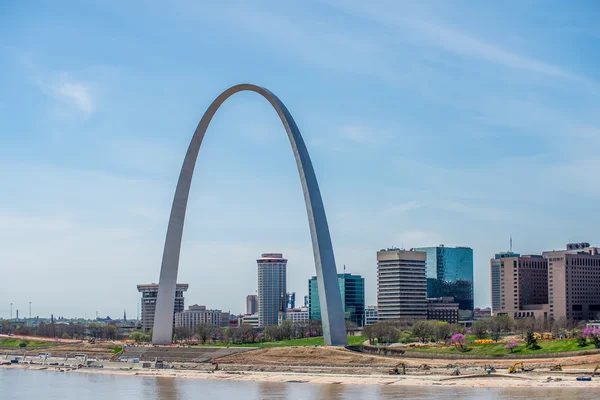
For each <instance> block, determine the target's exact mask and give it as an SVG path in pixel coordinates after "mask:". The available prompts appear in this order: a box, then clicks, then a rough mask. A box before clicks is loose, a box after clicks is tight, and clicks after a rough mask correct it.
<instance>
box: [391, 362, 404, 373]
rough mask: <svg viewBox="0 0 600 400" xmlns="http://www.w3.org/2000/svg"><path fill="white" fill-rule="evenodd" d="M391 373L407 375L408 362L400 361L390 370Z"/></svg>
mask: <svg viewBox="0 0 600 400" xmlns="http://www.w3.org/2000/svg"><path fill="white" fill-rule="evenodd" d="M400 367H402V372H400ZM388 374H390V375H406V364H405V363H404V362H399V363H398V364H396V366H395V367H394V369H390V370H389V371H388Z"/></svg>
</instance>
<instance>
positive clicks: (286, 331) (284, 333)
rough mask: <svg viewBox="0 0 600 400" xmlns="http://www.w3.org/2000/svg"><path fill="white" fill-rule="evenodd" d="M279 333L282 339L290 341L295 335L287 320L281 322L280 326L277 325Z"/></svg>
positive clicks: (292, 325)
mask: <svg viewBox="0 0 600 400" xmlns="http://www.w3.org/2000/svg"><path fill="white" fill-rule="evenodd" d="M279 331H280V332H281V338H282V339H284V340H290V339H291V338H292V336H293V335H294V333H295V330H294V324H293V322H292V321H291V320H289V319H286V320H283V321H281V325H279Z"/></svg>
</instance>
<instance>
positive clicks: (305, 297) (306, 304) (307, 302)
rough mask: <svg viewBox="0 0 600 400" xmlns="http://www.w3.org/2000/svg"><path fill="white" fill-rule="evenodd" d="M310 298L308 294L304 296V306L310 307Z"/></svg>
mask: <svg viewBox="0 0 600 400" xmlns="http://www.w3.org/2000/svg"><path fill="white" fill-rule="evenodd" d="M308 299H309V297H308V295H306V296H304V307H308V305H309V304H310V303H309V301H308Z"/></svg>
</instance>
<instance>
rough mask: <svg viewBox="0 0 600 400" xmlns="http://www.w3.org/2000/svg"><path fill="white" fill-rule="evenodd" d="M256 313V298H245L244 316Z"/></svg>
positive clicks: (250, 296) (251, 296) (253, 295)
mask: <svg viewBox="0 0 600 400" xmlns="http://www.w3.org/2000/svg"><path fill="white" fill-rule="evenodd" d="M257 312H258V296H257V295H255V294H249V295H248V296H246V314H250V315H252V314H256V313H257Z"/></svg>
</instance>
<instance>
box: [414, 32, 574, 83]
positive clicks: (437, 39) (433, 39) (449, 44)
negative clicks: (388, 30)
mask: <svg viewBox="0 0 600 400" xmlns="http://www.w3.org/2000/svg"><path fill="white" fill-rule="evenodd" d="M410 24H411V25H412V27H413V28H415V29H417V30H419V31H420V32H422V33H425V34H426V35H427V36H426V38H427V39H428V40H427V41H428V43H429V44H431V45H434V46H437V47H441V48H443V49H445V50H447V51H450V52H452V53H455V54H459V55H463V56H467V57H471V58H476V59H480V60H484V61H488V62H492V63H496V64H500V65H503V66H505V67H509V68H515V69H522V70H527V71H530V72H535V73H540V74H544V75H549V76H558V77H562V78H571V79H581V78H579V77H578V76H576V75H574V74H571V73H570V72H567V71H565V70H563V69H562V68H560V67H557V66H555V65H552V64H548V63H544V62H542V61H538V60H535V59H532V58H528V57H525V56H521V55H518V54H516V53H513V52H510V51H508V50H505V49H503V48H501V47H498V46H495V45H493V44H491V43H487V42H485V41H482V40H479V39H477V38H475V37H473V36H470V35H468V34H466V33H463V32H460V31H457V30H453V29H450V28H447V27H445V26H443V25H440V24H437V23H432V22H429V21H419V20H416V21H412V22H411V23H410Z"/></svg>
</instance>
